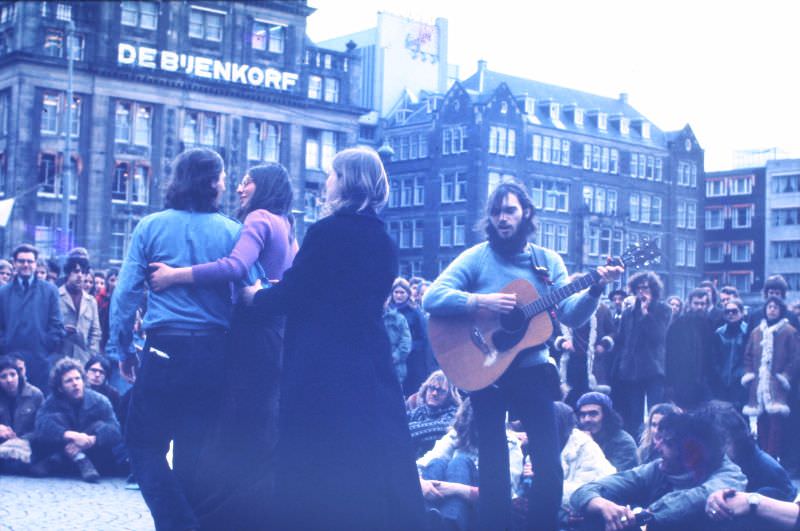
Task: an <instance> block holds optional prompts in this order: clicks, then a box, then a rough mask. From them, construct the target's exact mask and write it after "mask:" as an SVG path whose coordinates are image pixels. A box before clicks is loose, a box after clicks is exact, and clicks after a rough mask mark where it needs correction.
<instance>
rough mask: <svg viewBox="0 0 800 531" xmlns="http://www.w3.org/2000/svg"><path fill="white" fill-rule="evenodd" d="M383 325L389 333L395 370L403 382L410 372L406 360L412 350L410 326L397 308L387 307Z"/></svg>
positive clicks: (399, 379) (398, 378)
mask: <svg viewBox="0 0 800 531" xmlns="http://www.w3.org/2000/svg"><path fill="white" fill-rule="evenodd" d="M383 325H384V326H385V327H386V333H387V334H388V335H389V344H390V345H391V348H392V363H393V364H394V372H395V374H396V375H397V380H398V381H399V382H400V384H402V383H403V382H404V381H405V379H406V374H407V373H408V367H407V366H406V360H407V359H408V354H409V353H410V352H411V332H410V330H409V328H408V321H406V318H405V317H403V316H402V315H401V314H400V312H398V311H397V310H394V309H392V308H386V309H385V310H384V312H383Z"/></svg>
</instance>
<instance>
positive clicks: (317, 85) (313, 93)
mask: <svg viewBox="0 0 800 531" xmlns="http://www.w3.org/2000/svg"><path fill="white" fill-rule="evenodd" d="M308 97H309V98H311V99H312V100H320V99H322V77H321V76H308Z"/></svg>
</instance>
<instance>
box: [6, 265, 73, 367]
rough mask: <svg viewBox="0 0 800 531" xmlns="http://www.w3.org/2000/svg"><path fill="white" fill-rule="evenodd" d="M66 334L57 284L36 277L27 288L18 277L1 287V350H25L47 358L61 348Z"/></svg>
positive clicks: (8, 351) (10, 351)
mask: <svg viewBox="0 0 800 531" xmlns="http://www.w3.org/2000/svg"><path fill="white" fill-rule="evenodd" d="M63 335H64V324H63V320H62V318H61V307H60V304H59V302H58V290H57V289H56V287H55V286H54V285H52V284H50V283H49V282H42V281H41V280H38V279H36V278H32V279H31V283H30V287H28V290H27V291H25V290H23V288H22V286H20V285H19V282H18V281H17V280H16V279H15V280H14V281H13V282H9V283H8V284H6V285H5V286H3V287H0V349H1V350H2V352H3V353H4V354H9V353H12V352H25V353H28V354H30V355H33V356H37V357H39V358H47V356H48V355H50V354H56V353H58V352H59V351H60V349H61V339H62V337H63Z"/></svg>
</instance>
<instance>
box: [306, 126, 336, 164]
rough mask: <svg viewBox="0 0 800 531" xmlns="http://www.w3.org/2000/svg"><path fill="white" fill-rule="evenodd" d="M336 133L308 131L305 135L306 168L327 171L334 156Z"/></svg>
mask: <svg viewBox="0 0 800 531" xmlns="http://www.w3.org/2000/svg"><path fill="white" fill-rule="evenodd" d="M336 142H337V138H336V133H335V132H334V131H321V130H317V129H309V130H308V132H307V133H306V168H312V169H317V170H323V171H327V170H329V169H330V164H331V161H333V157H334V155H336V151H337V149H336V145H337V144H336Z"/></svg>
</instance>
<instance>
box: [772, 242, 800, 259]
mask: <svg viewBox="0 0 800 531" xmlns="http://www.w3.org/2000/svg"><path fill="white" fill-rule="evenodd" d="M772 258H775V259H781V258H800V240H787V241H778V242H772Z"/></svg>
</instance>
